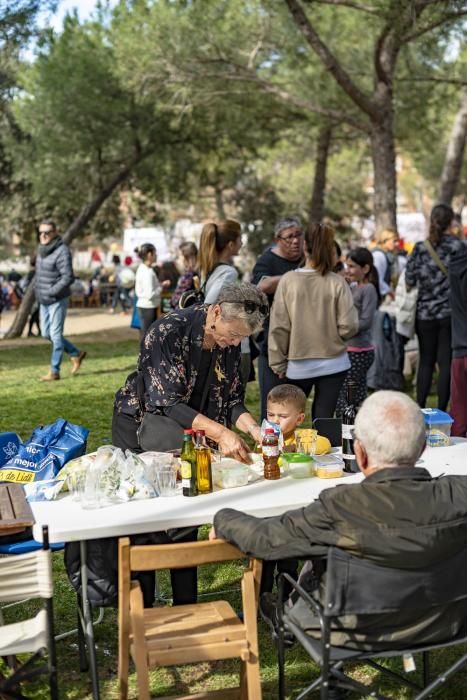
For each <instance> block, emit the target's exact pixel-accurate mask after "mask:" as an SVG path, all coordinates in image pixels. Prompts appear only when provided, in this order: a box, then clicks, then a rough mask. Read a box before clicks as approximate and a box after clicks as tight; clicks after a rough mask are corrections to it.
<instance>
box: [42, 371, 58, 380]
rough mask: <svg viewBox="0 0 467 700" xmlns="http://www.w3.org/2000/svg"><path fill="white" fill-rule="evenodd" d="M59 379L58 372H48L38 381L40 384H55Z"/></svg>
mask: <svg viewBox="0 0 467 700" xmlns="http://www.w3.org/2000/svg"><path fill="white" fill-rule="evenodd" d="M59 379H60V375H59V373H58V372H49V373H48V374H45V375H44V376H43V377H41V378H40V379H39V381H40V382H56V381H58V380H59Z"/></svg>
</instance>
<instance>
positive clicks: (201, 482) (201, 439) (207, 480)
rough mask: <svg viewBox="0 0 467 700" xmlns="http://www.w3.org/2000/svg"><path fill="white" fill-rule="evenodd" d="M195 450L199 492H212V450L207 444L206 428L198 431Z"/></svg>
mask: <svg viewBox="0 0 467 700" xmlns="http://www.w3.org/2000/svg"><path fill="white" fill-rule="evenodd" d="M195 452H196V484H197V487H198V493H212V469H211V450H210V449H209V447H208V446H207V444H206V437H205V433H204V430H197V431H196V442H195Z"/></svg>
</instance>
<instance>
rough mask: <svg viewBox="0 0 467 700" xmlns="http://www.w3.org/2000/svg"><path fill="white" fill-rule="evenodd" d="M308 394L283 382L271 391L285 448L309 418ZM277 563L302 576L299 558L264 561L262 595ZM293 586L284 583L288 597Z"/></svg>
mask: <svg viewBox="0 0 467 700" xmlns="http://www.w3.org/2000/svg"><path fill="white" fill-rule="evenodd" d="M305 407H306V396H305V393H304V392H303V391H302V390H301V389H300V387H298V386H294V385H293V384H280V385H279V386H275V387H274V388H273V389H271V391H270V392H269V394H268V399H267V419H268V421H270V422H271V423H277V425H279V426H280V428H281V431H282V437H283V439H284V450H285V451H287V447H288V446H289V445H291V444H292V443H293V442H294V440H295V435H294V431H295V428H298V426H299V425H301V424H302V423H303V421H304V419H305ZM276 567H277V575H279V574H280V573H287V574H289V575H290V576H291V577H292V578H293V579H295V580H296V579H297V577H298V559H280V560H279V561H264V562H263V573H262V576H261V586H260V595H261V594H262V593H271V591H272V587H273V585H274V572H275V569H276ZM290 592H291V587H290V585H288V584H287V583H286V584H285V586H284V597H285V598H286V599H287V598H288V597H289V595H290Z"/></svg>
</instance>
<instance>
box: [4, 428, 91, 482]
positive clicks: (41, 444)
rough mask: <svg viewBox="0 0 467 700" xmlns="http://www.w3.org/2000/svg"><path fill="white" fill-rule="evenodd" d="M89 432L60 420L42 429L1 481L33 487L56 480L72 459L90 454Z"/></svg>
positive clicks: (6, 467)
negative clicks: (34, 483)
mask: <svg viewBox="0 0 467 700" xmlns="http://www.w3.org/2000/svg"><path fill="white" fill-rule="evenodd" d="M88 435H89V430H88V429H87V428H83V427H81V426H80V425H74V424H73V423H69V422H68V421H67V420H64V419H63V418H58V419H57V420H56V421H55V423H51V424H50V425H44V426H39V427H38V428H36V429H35V430H33V432H32V434H31V437H30V438H29V440H27V441H26V442H25V443H24V444H20V445H19V448H18V451H17V452H16V454H14V455H13V456H12V457H11V458H10V459H8V461H7V462H6V463H5V464H3V465H2V467H1V469H0V481H15V482H19V483H29V482H30V481H44V480H48V479H53V478H54V477H55V476H56V475H57V474H58V472H59V471H60V469H61V468H62V467H63V465H64V464H65V463H66V462H68V461H69V460H70V459H74V458H75V457H80V456H81V455H82V454H84V453H85V451H86V440H87V437H88Z"/></svg>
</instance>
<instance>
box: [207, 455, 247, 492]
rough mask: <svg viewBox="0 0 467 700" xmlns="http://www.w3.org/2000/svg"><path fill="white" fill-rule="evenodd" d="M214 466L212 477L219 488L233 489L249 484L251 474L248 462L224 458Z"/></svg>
mask: <svg viewBox="0 0 467 700" xmlns="http://www.w3.org/2000/svg"><path fill="white" fill-rule="evenodd" d="M212 466H213V469H212V478H213V480H214V484H215V485H216V486H217V487H218V488H220V489H233V488H236V487H237V486H246V485H247V483H248V477H249V474H250V470H249V467H248V464H242V462H238V461H237V460H236V459H229V458H224V459H222V460H221V461H220V462H219V463H217V464H216V463H215V464H213V465H212Z"/></svg>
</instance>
